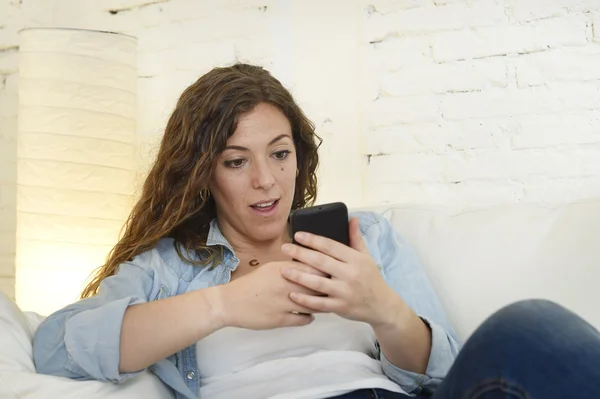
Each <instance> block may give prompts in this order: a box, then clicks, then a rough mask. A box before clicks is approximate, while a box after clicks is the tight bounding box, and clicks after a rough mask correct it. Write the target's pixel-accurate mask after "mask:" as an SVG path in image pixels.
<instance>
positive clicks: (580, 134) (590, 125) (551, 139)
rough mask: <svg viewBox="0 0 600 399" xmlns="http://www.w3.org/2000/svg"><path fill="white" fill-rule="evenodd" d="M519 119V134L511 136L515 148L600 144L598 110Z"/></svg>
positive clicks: (517, 120)
mask: <svg viewBox="0 0 600 399" xmlns="http://www.w3.org/2000/svg"><path fill="white" fill-rule="evenodd" d="M515 123H517V124H518V125H519V132H518V134H515V135H514V136H513V137H512V140H511V144H512V148H515V149H522V148H543V147H553V146H560V145H573V144H592V143H598V144H600V111H598V110H594V111H582V112H577V113H557V114H550V115H543V116H541V115H528V116H520V117H516V118H515ZM566 132H568V134H565V133H566ZM599 159H600V157H599Z"/></svg>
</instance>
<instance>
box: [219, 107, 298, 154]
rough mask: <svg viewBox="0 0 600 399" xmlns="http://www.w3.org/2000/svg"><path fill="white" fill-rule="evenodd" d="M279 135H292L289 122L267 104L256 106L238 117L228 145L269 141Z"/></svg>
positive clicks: (275, 108)
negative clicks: (250, 141)
mask: <svg viewBox="0 0 600 399" xmlns="http://www.w3.org/2000/svg"><path fill="white" fill-rule="evenodd" d="M281 134H288V135H290V136H291V135H292V127H291V125H290V122H289V120H288V119H287V118H286V116H285V115H284V114H283V112H281V111H280V110H279V109H278V108H277V107H275V106H274V105H271V104H267V103H261V104H259V105H257V106H256V107H255V108H254V109H253V110H252V111H250V112H248V113H246V114H244V115H242V116H240V118H239V120H238V123H237V126H236V129H235V131H234V132H233V135H232V136H231V137H230V138H229V140H228V141H227V143H228V144H232V143H234V142H239V141H246V140H253V141H254V140H259V141H262V140H263V139H264V140H267V141H268V140H270V139H271V138H273V137H276V136H279V135H281Z"/></svg>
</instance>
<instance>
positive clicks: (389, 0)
mask: <svg viewBox="0 0 600 399" xmlns="http://www.w3.org/2000/svg"><path fill="white" fill-rule="evenodd" d="M369 4H370V5H371V7H373V9H374V10H375V12H377V13H379V14H389V13H392V12H395V11H398V10H407V9H410V8H415V7H424V6H429V5H432V4H433V0H375V1H371V2H370V3H369Z"/></svg>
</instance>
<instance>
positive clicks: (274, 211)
mask: <svg viewBox="0 0 600 399" xmlns="http://www.w3.org/2000/svg"><path fill="white" fill-rule="evenodd" d="M295 150H296V149H295V147H294V141H293V138H292V128H291V125H290V122H289V121H288V119H287V118H286V117H285V116H284V115H283V113H282V112H281V111H279V109H277V108H276V107H274V106H273V105H270V104H266V103H262V104H259V105H257V106H256V107H255V108H254V109H253V110H252V111H251V112H249V113H248V114H246V115H244V116H242V117H241V118H240V119H239V121H238V125H237V128H236V130H235V132H234V134H233V135H232V136H231V137H230V138H229V140H228V141H227V146H226V148H225V150H224V151H223V152H222V153H221V155H220V156H219V157H218V158H217V160H216V164H215V165H214V169H213V173H212V177H211V182H210V184H209V189H210V192H211V194H212V196H213V198H214V200H215V204H216V208H217V218H218V220H219V226H220V227H221V229H222V230H223V233H224V234H225V235H226V236H228V238H230V237H231V235H235V236H236V237H241V238H243V239H245V240H247V241H268V240H275V239H277V238H280V237H282V236H283V234H284V232H285V231H286V226H287V219H288V216H289V212H290V209H291V207H292V201H293V198H294V189H295V184H296V167H297V165H296V151H295Z"/></svg>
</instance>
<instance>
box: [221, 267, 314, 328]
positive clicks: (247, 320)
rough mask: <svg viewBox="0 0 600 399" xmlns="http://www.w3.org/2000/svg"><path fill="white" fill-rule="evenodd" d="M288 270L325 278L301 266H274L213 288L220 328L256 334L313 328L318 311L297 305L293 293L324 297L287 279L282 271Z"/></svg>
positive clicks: (309, 268) (311, 269)
mask: <svg viewBox="0 0 600 399" xmlns="http://www.w3.org/2000/svg"><path fill="white" fill-rule="evenodd" d="M286 267H288V268H289V267H291V268H297V269H300V270H302V271H305V272H308V273H314V274H317V275H322V273H321V272H320V271H318V270H316V269H314V268H312V267H310V266H307V265H305V264H303V263H300V262H295V261H281V262H270V263H266V264H264V265H262V266H260V267H259V268H258V269H257V270H254V271H253V272H251V273H248V274H246V275H244V276H242V277H240V278H238V279H236V280H234V281H232V282H230V283H227V284H224V285H219V286H216V287H213V288H214V290H213V293H214V295H212V298H211V299H212V300H211V302H212V306H213V308H214V311H215V316H216V317H217V318H218V319H219V320H220V321H221V323H220V324H221V325H222V326H224V327H225V326H227V327H239V328H247V329H252V330H268V329H273V328H278V327H294V326H303V325H307V324H310V323H311V322H312V321H313V319H314V316H313V315H312V314H311V313H314V310H312V309H308V308H304V307H302V306H300V305H298V304H297V303H294V302H293V301H292V300H291V299H290V293H291V292H303V293H306V294H309V295H322V294H321V293H318V292H315V291H312V290H310V289H308V288H305V287H302V286H300V285H297V284H295V283H292V282H290V281H289V280H287V279H285V278H284V277H283V276H282V273H281V269H282V268H286ZM292 312H296V313H300V314H295V313H292ZM302 313H306V314H302Z"/></svg>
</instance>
